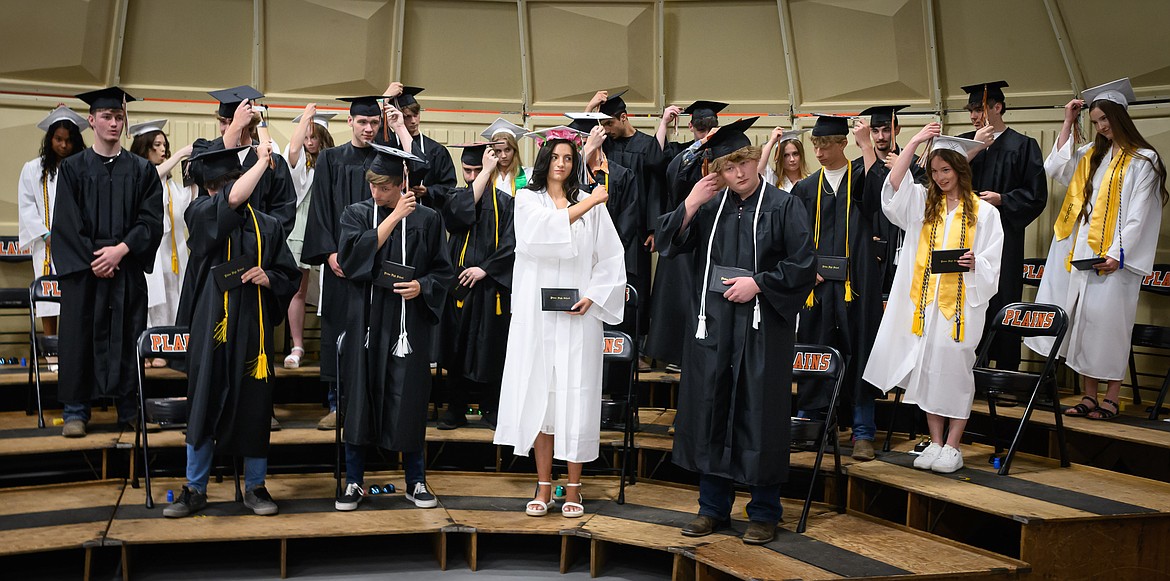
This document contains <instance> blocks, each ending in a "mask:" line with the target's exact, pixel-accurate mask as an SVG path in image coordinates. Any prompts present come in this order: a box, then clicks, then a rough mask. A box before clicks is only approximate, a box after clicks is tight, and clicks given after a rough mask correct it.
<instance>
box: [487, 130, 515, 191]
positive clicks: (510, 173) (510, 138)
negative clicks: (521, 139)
mask: <svg viewBox="0 0 1170 581" xmlns="http://www.w3.org/2000/svg"><path fill="white" fill-rule="evenodd" d="M492 141H503V142H504V143H505V144H506V145H507V146H508V147H511V148H512V152H513V153H512V163H511V165H509V166H508V169H507V171H504V172H501V171H500V166H499V165H496V167H495V169H493V170H492V174H491V176H489V177H490V179H489V180H488V183H489V184H492V187H495V183H496V180H497V179H498V178H499V177H500V176H501V175H502V176H505V177H507V178H508V179H509V180H515V179H516V176H517V175H519V174H520V168H521V167H522V164H521V163H520V144H519V143H518V142H517V141H516V136H515V135H512V134H511V133H500V134H499V135H497V136H494V137H492Z"/></svg>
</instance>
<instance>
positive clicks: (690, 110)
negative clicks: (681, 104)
mask: <svg viewBox="0 0 1170 581" xmlns="http://www.w3.org/2000/svg"><path fill="white" fill-rule="evenodd" d="M726 108H727V103H720V102H719V101H695V102H694V103H691V104H690V105H689V106H687V108H686V109H683V113H686V114H687V115H690V116H691V120H692V121H693V120H695V119H706V118H708V117H714V116H715V115H716V114H717V113H719V112H720V111H722V110H724V109H726Z"/></svg>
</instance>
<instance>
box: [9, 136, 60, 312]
mask: <svg viewBox="0 0 1170 581" xmlns="http://www.w3.org/2000/svg"><path fill="white" fill-rule="evenodd" d="M47 179H48V192H49V218H50V219H51V218H52V217H53V216H55V215H56V213H55V212H54V208H55V207H56V204H57V175H56V174H54V175H53V176H50V177H49V178H47ZM16 196H17V201H16V203H17V212H18V214H19V219H18V221H19V227H20V232H19V241H20V248H21V249H22V250H24V249H29V250H30V251H31V252H32V269H33V278H34V279H35V278H37V277H40V276H44V274H45V239H44V238H42V236H44V235H45V234H46V233H48V232H49V229H48V228H46V227H45V190H44V188H43V187H42V184H41V158H39V157H38V158H36V159H34V160H32V161H29V162H28V163H26V164H24V167H23V168H21V170H20V182H19V183H18V184H17V188H16ZM49 267H50V270H51V272H52V273H54V274H56V272H57V269H56V268H55V267H54V266H53V265H52V264H50V265H49ZM29 282H32V281H29ZM60 312H61V307H60V305H58V304H57V303H41V302H39V303H37V316H38V317H56V316H57V315H58V314H59V313H60Z"/></svg>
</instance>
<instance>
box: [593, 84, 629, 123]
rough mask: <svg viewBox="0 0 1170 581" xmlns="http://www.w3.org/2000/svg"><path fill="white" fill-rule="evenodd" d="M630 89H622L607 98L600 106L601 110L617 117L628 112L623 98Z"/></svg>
mask: <svg viewBox="0 0 1170 581" xmlns="http://www.w3.org/2000/svg"><path fill="white" fill-rule="evenodd" d="M628 91H629V89H622V90H621V91H618V92H617V93H614V94H612V95H610V96H609V97H607V98H606V99H605V102H604V103H602V104H601V107H599V108H598V110H599V111H601V112H602V113H605V114H606V115H609V116H610V117H617V116H618V115H621V114H622V113H625V112H626V102H625V101H624V100H623V99H622V95H625V94H626V93H627V92H628Z"/></svg>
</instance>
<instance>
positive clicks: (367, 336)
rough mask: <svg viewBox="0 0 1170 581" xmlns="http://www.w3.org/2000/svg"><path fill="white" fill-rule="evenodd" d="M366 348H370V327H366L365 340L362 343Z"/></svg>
mask: <svg viewBox="0 0 1170 581" xmlns="http://www.w3.org/2000/svg"><path fill="white" fill-rule="evenodd" d="M363 345H364V346H365V348H366V349H369V348H370V328H369V327H366V342H365V343H364V344H363Z"/></svg>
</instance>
